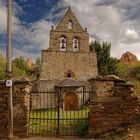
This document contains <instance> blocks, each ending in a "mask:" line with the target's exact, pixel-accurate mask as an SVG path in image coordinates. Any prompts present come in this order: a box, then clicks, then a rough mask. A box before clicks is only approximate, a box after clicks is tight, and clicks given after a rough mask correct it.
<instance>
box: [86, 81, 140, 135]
mask: <svg viewBox="0 0 140 140" xmlns="http://www.w3.org/2000/svg"><path fill="white" fill-rule="evenodd" d="M90 82H91V86H92V92H91V98H90V99H91V100H90V112H89V124H88V128H89V130H88V131H89V136H90V137H98V136H101V135H103V134H106V133H111V132H115V131H116V132H119V131H126V130H127V128H128V127H130V126H131V125H133V124H134V123H136V122H137V120H139V118H140V107H139V99H138V97H136V96H135V95H134V92H135V91H134V86H133V85H132V84H129V83H126V82H125V81H123V80H119V79H102V80H101V79H92V80H90Z"/></svg>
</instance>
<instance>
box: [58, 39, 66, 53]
mask: <svg viewBox="0 0 140 140" xmlns="http://www.w3.org/2000/svg"><path fill="white" fill-rule="evenodd" d="M66 48H67V41H66V39H65V37H61V38H60V51H66Z"/></svg>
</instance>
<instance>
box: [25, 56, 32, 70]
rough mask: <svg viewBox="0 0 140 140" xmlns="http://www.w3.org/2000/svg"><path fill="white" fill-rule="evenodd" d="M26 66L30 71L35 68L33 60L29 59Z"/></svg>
mask: <svg viewBox="0 0 140 140" xmlns="http://www.w3.org/2000/svg"><path fill="white" fill-rule="evenodd" d="M26 65H27V67H28V68H29V69H32V68H33V62H32V59H31V58H28V59H27V60H26Z"/></svg>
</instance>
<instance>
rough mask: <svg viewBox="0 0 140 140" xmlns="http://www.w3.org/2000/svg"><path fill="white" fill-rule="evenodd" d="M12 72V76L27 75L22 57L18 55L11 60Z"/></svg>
mask: <svg viewBox="0 0 140 140" xmlns="http://www.w3.org/2000/svg"><path fill="white" fill-rule="evenodd" d="M12 72H13V73H12V75H13V77H14V78H19V77H25V76H27V66H26V62H25V59H24V57H22V56H20V57H17V58H15V59H14V60H13V63H12Z"/></svg>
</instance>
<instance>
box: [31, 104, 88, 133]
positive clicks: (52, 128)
mask: <svg viewBox="0 0 140 140" xmlns="http://www.w3.org/2000/svg"><path fill="white" fill-rule="evenodd" d="M88 111H89V109H88V107H83V108H82V109H80V110H78V111H63V110H60V111H59V122H58V111H57V109H55V108H53V109H41V110H33V111H31V112H30V125H29V130H30V134H32V135H56V134H57V133H58V131H59V135H85V134H86V133H87V118H88ZM58 123H59V125H58Z"/></svg>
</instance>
